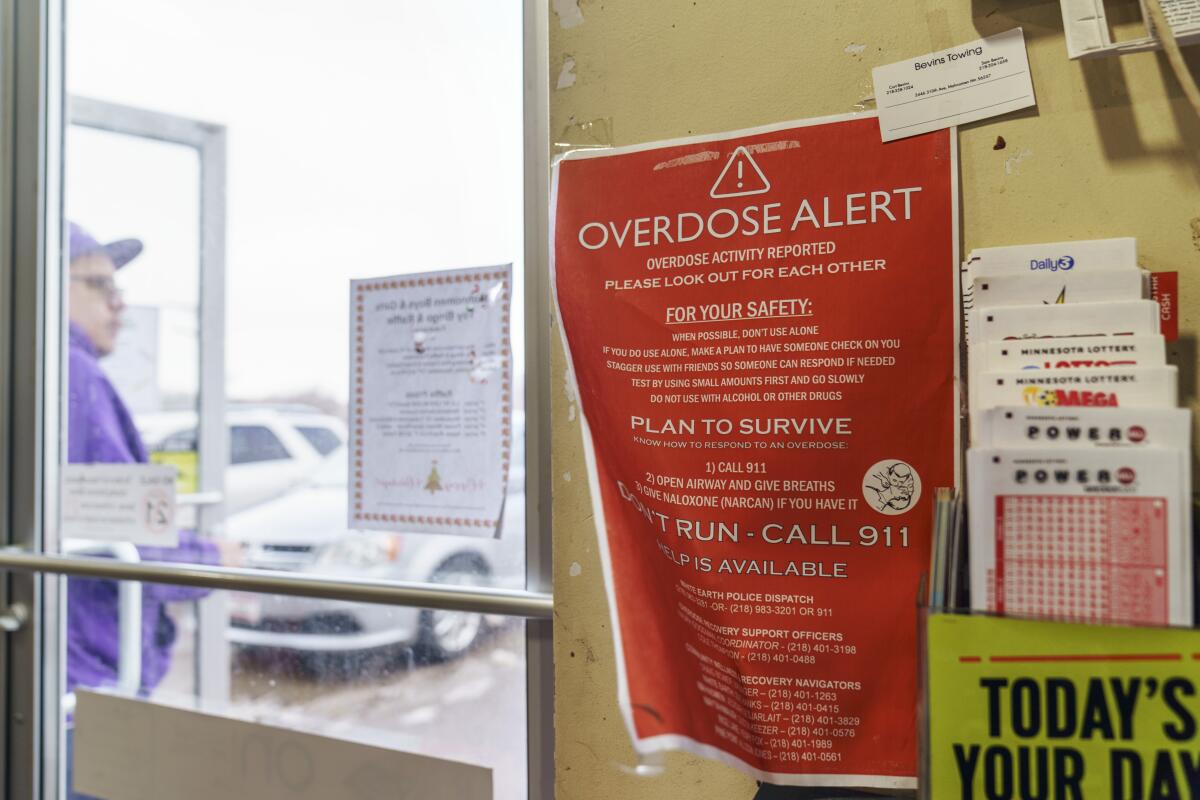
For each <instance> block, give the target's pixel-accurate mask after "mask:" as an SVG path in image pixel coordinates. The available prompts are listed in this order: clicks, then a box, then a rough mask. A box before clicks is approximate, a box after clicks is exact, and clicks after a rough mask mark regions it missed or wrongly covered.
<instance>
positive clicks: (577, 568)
mask: <svg viewBox="0 0 1200 800" xmlns="http://www.w3.org/2000/svg"><path fill="white" fill-rule="evenodd" d="M567 574H568V575H570V576H571V577H572V578H578V577H579V576H580V575H582V574H583V565H582V564H580V563H579V562H578V561H572V562H571V566H570V568H568V569H567Z"/></svg>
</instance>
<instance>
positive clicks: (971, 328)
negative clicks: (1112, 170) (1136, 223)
mask: <svg viewBox="0 0 1200 800" xmlns="http://www.w3.org/2000/svg"><path fill="white" fill-rule="evenodd" d="M960 274H961V278H962V280H961V286H962V308H963V320H962V323H963V341H964V343H965V344H964V348H965V363H966V370H965V386H964V393H965V395H966V404H965V406H966V411H967V414H966V417H967V418H966V421H965V422H966V424H965V426H964V429H965V431H966V436H965V439H966V441H968V442H969V447H968V448H967V452H966V458H965V464H966V476H965V477H966V480H965V488H964V490H963V492H962V495H961V496H960V495H959V493H957V492H954V491H951V490H948V489H946V490H938V491H937V492H936V495H935V503H934V512H933V513H934V518H933V540H932V545H933V550H932V554H931V560H930V572H929V577H928V582H927V590H926V592H925V597H926V598H927V609H926V613H925V614H924V615H923V621H924V622H923V630H922V637H923V643H922V644H923V647H922V653H923V659H924V660H923V664H922V676H923V683H924V685H923V695H924V702H923V713H922V734H923V743H924V747H923V748H922V764H921V772H922V780H921V781H920V786H921V791H920V795H921V796H922V797H934V798H940V797H1084V798H1093V797H1096V798H1109V797H1111V798H1128V799H1129V800H1133V798H1150V797H1189V796H1200V758H1193V756H1195V755H1196V754H1195V735H1196V727H1197V725H1196V724H1195V723H1196V720H1197V719H1200V702H1197V701H1196V697H1200V679H1198V676H1200V632H1198V631H1196V630H1193V629H1192V626H1193V623H1194V605H1195V604H1194V595H1195V580H1194V553H1193V530H1192V517H1193V513H1192V509H1193V499H1192V494H1191V474H1190V473H1191V440H1192V434H1191V425H1192V420H1191V413H1190V411H1188V410H1186V409H1182V408H1179V407H1178V377H1177V370H1176V368H1175V367H1174V366H1170V365H1168V363H1167V358H1166V355H1167V352H1168V346H1167V345H1168V343H1169V340H1170V338H1171V336H1172V332H1171V331H1169V330H1168V327H1169V326H1168V325H1166V324H1164V323H1163V322H1162V319H1163V317H1162V311H1161V308H1166V307H1168V306H1173V305H1174V303H1173V302H1171V303H1168V302H1163V303H1162V306H1161V307H1160V303H1159V302H1158V299H1159V298H1158V297H1157V295H1156V285H1157V281H1156V277H1157V276H1155V275H1151V274H1150V273H1147V272H1146V271H1145V270H1142V269H1140V268H1139V267H1138V262H1137V242H1136V240H1134V239H1130V238H1123V239H1105V240H1094V241H1085V242H1055V243H1046V244H1033V245H1017V246H1010V247H994V248H986V249H981V250H975V251H972V253H971V254H970V255H969V256H968V258H967V260H966V261H965V262H964V263H963V265H962V271H961V273H960ZM1164 333H1165V334H1166V335H1164ZM1168 687H1170V689H1169V693H1168V695H1167V696H1164V695H1163V692H1164V691H1165V690H1167V689H1168ZM1193 693H1194V695H1195V696H1193ZM1185 696H1186V702H1185V701H1184V698H1185ZM1122 703H1124V705H1122ZM1121 708H1123V709H1124V712H1123V713H1124V716H1121V713H1116V714H1113V713H1111V712H1113V709H1121ZM1176 712H1178V716H1177V715H1176ZM1118 717H1120V719H1118ZM1035 718H1036V719H1035ZM1180 747H1183V748H1191V750H1190V751H1189V752H1187V753H1182V751H1178V748H1180ZM1177 751H1178V752H1177ZM1193 767H1194V768H1195V769H1193Z"/></svg>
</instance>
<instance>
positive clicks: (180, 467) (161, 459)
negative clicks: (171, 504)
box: [150, 450, 200, 494]
mask: <svg viewBox="0 0 1200 800" xmlns="http://www.w3.org/2000/svg"><path fill="white" fill-rule="evenodd" d="M150 463H151V464H166V465H167V466H171V467H175V470H176V472H175V493H176V494H195V493H196V492H197V491H199V486H200V476H199V474H198V473H199V463H200V460H199V458H198V456H197V454H196V451H195V450H178V451H170V452H158V453H151V454H150Z"/></svg>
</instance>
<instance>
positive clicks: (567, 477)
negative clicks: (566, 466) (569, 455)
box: [563, 472, 571, 483]
mask: <svg viewBox="0 0 1200 800" xmlns="http://www.w3.org/2000/svg"><path fill="white" fill-rule="evenodd" d="M563 480H564V481H566V482H567V483H570V482H571V473H569V472H564V473H563Z"/></svg>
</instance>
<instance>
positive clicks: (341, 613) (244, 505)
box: [0, 0, 552, 800]
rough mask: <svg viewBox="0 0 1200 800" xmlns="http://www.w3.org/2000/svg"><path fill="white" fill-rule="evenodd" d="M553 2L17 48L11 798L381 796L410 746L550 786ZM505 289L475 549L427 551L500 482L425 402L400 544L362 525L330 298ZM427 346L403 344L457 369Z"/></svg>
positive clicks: (344, 335)
mask: <svg viewBox="0 0 1200 800" xmlns="http://www.w3.org/2000/svg"><path fill="white" fill-rule="evenodd" d="M542 5H543V4H538V3H529V4H526V5H525V6H522V5H520V4H507V3H505V4H494V3H489V2H483V0H456V2H453V3H446V4H435V5H434V6H430V5H429V4H424V3H417V2H400V3H379V2H374V0H354V2H352V3H349V4H344V5H343V6H339V7H338V8H337V9H335V10H332V11H331V9H330V7H329V6H328V5H327V4H321V3H316V2H302V3H295V2H291V3H287V4H286V6H281V5H279V4H278V3H274V2H268V3H255V4H231V3H211V2H208V3H201V2H197V1H196V0H170V2H162V0H118V2H115V3H110V4H104V6H103V7H98V6H95V5H94V4H84V3H69V4H67V5H65V6H64V5H63V4H62V3H61V2H59V0H45V1H44V2H30V3H28V4H22V5H21V12H22V13H21V14H19V15H18V16H17V18H16V19H15V21H13V22H12V24H11V27H9V28H4V29H3V30H2V33H3V34H4V36H5V42H6V43H7V44H9V45H11V48H9V49H8V50H7V53H8V55H7V56H6V58H8V59H9V60H8V61H6V62H0V69H3V70H4V71H5V72H6V73H7V77H8V78H9V81H8V82H9V83H10V84H12V85H15V86H17V87H18V90H17V91H16V92H14V93H13V94H12V95H11V96H9V97H7V98H6V99H5V100H4V102H6V103H8V104H9V106H8V111H9V113H8V114H6V115H5V117H4V119H5V120H7V121H6V122H5V123H4V125H5V127H3V128H0V135H2V136H3V137H4V138H5V139H6V141H7V142H8V143H9V144H10V145H11V146H10V147H8V148H6V150H5V151H6V152H13V153H14V154H15V158H14V160H13V161H12V162H11V163H6V164H3V165H0V166H2V167H3V170H4V172H3V178H4V180H3V184H2V186H3V190H4V195H3V198H2V204H3V205H4V206H5V207H6V210H9V211H11V213H9V214H7V215H5V214H0V219H7V220H11V223H5V222H0V238H2V239H4V240H5V241H7V242H9V245H10V246H9V247H8V248H7V249H6V250H5V251H4V252H3V254H2V256H3V265H2V271H0V304H3V305H4V306H7V307H8V308H10V309H11V311H12V318H13V326H12V337H11V339H8V340H5V341H4V342H3V348H2V349H0V361H2V362H3V363H0V369H2V370H3V371H2V372H0V375H2V376H3V377H2V378H0V380H3V381H4V382H5V383H6V385H7V387H8V389H9V391H8V392H6V393H3V394H5V395H6V396H9V397H11V398H12V401H11V403H9V404H6V401H0V415H3V416H4V417H5V420H4V421H5V423H6V424H5V425H0V431H2V432H0V438H4V437H8V439H9V440H8V441H4V442H0V444H3V445H6V446H7V448H6V449H7V450H8V451H9V452H11V454H12V455H11V459H10V461H9V462H8V463H7V464H6V465H5V468H6V469H7V473H6V475H5V481H4V483H3V488H4V492H3V496H2V500H3V502H4V507H5V513H6V518H7V521H8V525H9V530H8V539H9V541H10V543H11V546H10V547H8V548H7V549H5V550H4V551H3V553H0V582H3V587H2V588H3V590H4V597H5V598H6V605H5V607H4V608H3V609H0V628H3V629H4V630H5V631H6V632H7V633H5V636H6V637H7V645H8V646H7V647H5V648H4V651H3V655H2V657H0V659H2V662H3V663H2V666H3V668H4V671H5V677H6V680H7V684H8V692H7V694H6V696H5V697H6V701H7V703H8V708H6V709H5V710H6V711H7V712H8V713H7V714H6V717H7V719H8V720H9V724H8V725H7V726H5V728H4V731H3V735H4V736H5V737H6V738H7V740H8V741H7V742H6V744H8V747H6V748H4V752H5V753H7V754H8V762H7V763H6V764H5V765H4V766H5V768H6V769H5V774H6V775H7V776H8V781H9V785H8V791H9V794H10V796H13V797H38V798H64V797H65V798H73V797H78V798H87V797H101V798H111V799H112V800H123V798H134V797H144V796H177V797H191V796H196V797H207V796H212V795H214V794H217V795H218V796H225V797H243V796H245V797H256V798H257V797H292V796H296V797H301V796H314V795H313V794H312V793H311V792H312V791H314V790H313V788H312V787H313V786H316V785H318V784H319V783H320V781H322V780H325V781H333V782H334V784H332V785H336V786H339V787H341V788H340V789H339V790H338V791H339V792H344V793H345V796H355V797H364V798H367V797H376V796H379V797H382V796H389V795H388V791H389V788H388V787H389V786H392V787H394V784H395V781H397V780H405V779H406V778H405V776H406V775H407V776H411V775H415V774H431V773H428V769H427V767H428V764H430V763H433V762H420V763H425V764H426V767H425V768H420V767H414V766H413V764H416V763H418V762H413V761H410V760H406V759H411V758H418V757H433V758H437V759H442V760H446V761H450V762H454V763H456V764H459V765H462V766H463V767H464V771H463V773H462V774H464V775H467V776H468V777H470V780H475V779H476V778H479V777H480V776H482V775H484V774H486V775H487V778H486V785H485V784H484V783H478V782H476V783H472V784H470V785H471V786H473V787H475V788H474V789H472V791H476V790H478V791H479V792H481V793H482V794H479V795H478V796H489V797H496V798H506V799H511V800H516V798H520V797H527V796H528V797H549V796H550V795H551V792H552V766H551V764H552V756H551V742H552V735H551V730H550V725H551V722H550V720H551V703H552V701H551V698H552V688H551V687H552V670H551V667H550V649H549V645H550V642H549V639H550V634H549V616H550V611H551V607H552V600H551V597H550V595H549V593H548V589H549V584H548V574H549V543H550V539H549V529H548V524H549V515H548V513H546V512H547V509H546V508H545V506H546V504H547V501H548V491H547V468H548V466H549V465H548V436H547V434H548V420H547V419H546V416H545V415H546V412H547V408H548V406H547V387H546V386H545V379H544V374H543V372H542V370H541V365H542V364H544V363H545V359H546V358H547V352H548V345H547V336H548V316H549V310H548V302H547V300H548V294H547V288H546V280H545V275H544V271H545V266H544V265H545V242H546V238H547V237H546V213H545V210H546V188H547V187H546V171H547V166H548V159H547V138H548V137H547V135H546V134H547V132H546V126H545V114H546V108H545V100H546V98H545V89H546V82H547V78H546V74H545V73H546V65H545V58H546V55H545V35H546V31H545V16H546V9H545V8H543V7H542ZM281 20H286V24H283V25H281ZM5 50H6V48H3V47H0V52H3V51H5ZM9 224H11V228H10V229H9V228H7V227H6V226H7V225H9ZM505 264H510V265H511V278H510V279H507V278H506V279H504V281H503V282H500V283H497V285H496V286H495V287H493V288H491V289H488V290H487V291H486V292H485V295H486V297H487V298H488V299H487V300H486V303H497V302H499V301H500V300H501V299H502V300H503V302H504V307H505V309H506V310H508V309H509V308H511V319H512V322H511V323H510V327H509V328H507V329H506V330H507V331H509V332H508V333H506V334H505V335H504V337H503V340H502V345H503V349H500V350H496V351H495V352H494V353H491V354H490V355H489V354H488V353H485V354H484V356H480V355H478V354H477V353H476V352H475V349H474V348H467V347H462V348H460V349H462V350H463V353H462V356H463V358H464V359H465V361H464V362H463V363H465V364H466V366H467V374H468V375H469V376H470V382H471V383H481V382H486V381H487V380H488V379H490V378H491V377H494V378H495V380H497V381H499V380H501V379H502V377H501V376H507V375H511V377H503V380H504V385H503V393H502V394H500V393H497V394H496V395H495V397H496V398H497V400H496V404H495V405H496V407H495V408H490V407H489V411H490V412H491V413H494V414H497V415H502V419H503V425H502V429H501V430H502V432H503V435H504V436H505V437H507V439H506V441H511V445H510V446H509V447H507V448H506V449H505V450H504V451H503V452H504V456H503V458H504V462H503V464H501V463H499V462H497V463H496V464H495V465H494V467H495V471H496V472H498V473H500V472H502V473H503V475H504V482H503V484H502V487H501V491H502V502H501V504H499V505H498V506H497V514H496V515H495V521H494V524H493V526H492V527H490V528H488V529H487V530H486V531H485V532H484V533H485V534H486V535H483V536H479V535H461V534H462V533H463V531H462V530H454V531H449V532H431V531H430V525H429V524H428V520H429V518H430V516H431V514H430V512H429V511H427V510H426V509H428V508H438V507H447V506H446V505H445V503H446V501H445V500H444V496H448V495H449V494H450V493H451V492H452V491H454V490H456V489H455V487H458V486H460V485H462V484H463V482H462V481H461V480H459V481H457V482H456V481H455V478H454V476H452V475H450V474H449V472H448V468H447V464H450V463H461V461H462V460H463V458H464V456H470V457H474V458H475V459H476V460H478V459H480V458H491V457H492V456H486V455H482V454H483V453H485V452H487V451H486V450H480V451H479V453H480V454H478V455H473V456H472V455H471V451H469V450H464V447H465V445H462V444H461V443H458V442H457V440H456V439H455V437H457V436H460V435H463V434H462V433H461V432H462V431H463V430H467V428H469V427H470V426H471V425H475V421H474V420H475V418H474V417H470V418H469V419H468V418H465V417H462V418H456V419H453V420H450V421H449V422H447V420H448V419H449V418H448V417H447V416H446V413H445V406H444V404H443V408H442V410H441V411H439V412H437V414H434V412H432V411H431V412H429V414H428V415H427V416H425V417H420V415H418V417H415V418H412V417H411V415H410V417H404V419H407V420H408V422H405V423H403V424H402V425H401V428H402V430H401V435H402V436H404V435H409V434H407V433H405V432H404V431H405V430H408V429H407V428H404V425H409V426H410V427H411V429H412V430H413V431H420V432H422V435H425V436H426V438H427V439H429V441H427V442H426V443H425V444H423V445H421V447H424V448H426V450H422V451H420V452H422V453H424V454H425V455H424V456H423V457H427V458H428V460H429V461H430V462H431V463H432V465H433V466H432V468H429V467H421V469H422V472H421V473H420V477H419V480H420V481H422V482H423V488H421V493H422V495H423V494H424V493H427V494H428V495H429V496H428V497H423V496H421V497H418V498H417V499H415V500H414V499H411V497H410V499H407V500H405V501H403V502H404V503H407V504H408V505H407V506H404V505H403V504H399V507H398V508H396V511H397V513H396V514H395V515H393V517H394V519H400V520H405V519H409V518H411V519H412V520H413V521H414V522H413V524H412V526H411V528H408V527H406V526H405V525H404V524H399V525H397V524H391V525H379V524H374V522H373V521H370V520H369V518H368V519H364V518H363V517H361V516H355V515H353V514H352V513H351V508H352V507H357V506H356V505H355V504H357V503H360V502H361V497H360V495H359V493H360V492H361V491H362V490H361V484H362V483H363V482H364V481H369V480H372V479H373V476H370V475H367V476H365V477H364V475H363V472H364V470H365V468H364V467H363V466H362V463H363V455H362V452H361V451H362V448H363V447H364V446H372V445H371V441H367V443H366V445H364V444H363V441H364V438H366V439H367V440H370V439H371V436H373V435H375V434H371V436H367V435H365V434H363V433H362V428H363V427H364V426H369V425H372V424H374V423H373V421H372V419H371V418H370V417H369V416H365V415H364V412H363V411H362V409H361V407H360V406H356V405H355V404H356V403H359V400H357V399H355V398H358V397H359V396H360V395H359V394H355V393H354V392H352V388H353V387H354V383H353V381H354V380H356V378H354V377H353V376H354V375H361V374H362V371H361V369H360V368H359V369H358V371H357V372H352V370H351V366H352V364H354V363H356V361H355V360H356V359H361V358H362V353H363V352H364V348H363V345H362V336H363V333H362V328H361V321H360V326H359V327H358V328H357V330H356V328H355V327H354V326H353V325H352V322H353V318H352V314H353V313H354V308H355V306H353V305H352V302H353V300H352V298H354V297H356V295H352V292H351V281H352V280H360V281H361V280H367V281H373V282H375V283H377V284H380V283H382V284H391V285H393V286H403V285H409V284H412V285H417V284H420V285H421V286H424V285H426V282H428V283H429V284H430V285H433V284H434V283H437V284H438V285H441V284H443V283H445V282H446V279H445V278H444V277H443V276H444V275H446V274H447V273H443V272H439V271H440V270H446V269H450V268H458V269H463V268H469V269H475V270H476V271H479V270H487V272H486V274H487V275H489V276H493V278H494V279H495V280H497V281H500V277H499V276H501V275H507V274H509V273H507V272H505V271H504V270H503V269H502V268H499V267H496V266H495V265H505ZM480 274H484V273H482V272H480ZM385 279H386V280H385ZM509 281H510V282H509ZM422 302H424V301H422ZM447 302H451V301H450V300H448V301H447ZM455 302H457V301H455ZM470 302H475V301H473V300H472V301H470ZM479 302H485V301H484V300H480V301H479ZM478 307H479V308H484V307H485V306H478ZM358 309H359V310H358V313H359V314H360V315H361V313H362V306H361V302H360V303H359V306H358ZM460 311H461V309H460ZM469 317H470V315H469V314H464V315H463V316H462V319H467V318H469ZM430 330H431V331H432V330H433V329H432V328H431V329H430ZM438 330H439V331H440V330H441V329H438ZM427 335H433V336H434V337H435V338H434V339H433V340H430V341H429V342H428V343H427V341H426V339H425V338H423V337H425V336H427ZM439 335H440V336H443V338H444V339H446V338H448V334H444V333H433V334H426V333H424V332H422V333H421V337H422V338H418V339H417V340H416V353H417V354H418V355H422V356H423V355H424V354H425V352H426V350H427V349H428V351H429V352H431V353H439V354H440V355H439V356H438V357H440V358H444V359H447V360H444V362H439V363H446V364H452V363H458V362H457V361H455V360H454V359H456V358H458V355H456V354H457V352H458V351H457V350H455V349H454V348H453V347H451V346H450V345H449V344H447V343H445V342H439V341H437V339H436V337H437V336H439ZM356 336H357V337H358V338H357V343H356V339H355V337H356ZM406 341H407V340H406ZM409 344H410V345H411V344H412V343H411V342H410V343H409ZM454 347H459V346H458V345H454ZM468 351H469V352H468ZM379 352H380V353H383V354H385V355H386V354H387V353H389V352H390V350H388V348H387V347H384V348H383V349H382V350H380V351H379ZM489 352H491V351H489ZM412 358H413V357H412V356H411V354H410V355H409V360H410V361H411V359H412ZM395 363H397V362H394V361H391V362H390V361H388V359H387V358H384V359H382V360H381V361H380V364H382V365H384V366H385V367H386V368H387V369H391V370H394V369H396V367H395ZM495 370H509V372H507V373H506V372H495V373H494V376H493V375H492V372H493V371H495ZM443 371H444V370H443ZM422 374H428V375H438V374H439V372H438V370H437V369H428V370H426V372H425V373H422ZM438 379H439V380H440V379H441V378H438ZM429 380H433V379H432V378H430V379H429ZM510 384H511V385H510ZM431 386H432V384H431V385H430V386H425V385H421V384H419V383H418V384H413V385H412V386H411V387H406V386H405V385H402V387H401V388H402V390H404V391H408V390H409V389H411V391H413V392H429V391H431ZM437 391H443V390H441V389H438V390H437ZM481 396H482V395H481ZM500 398H502V399H500ZM355 412H357V414H358V416H355ZM406 413H408V412H406ZM464 426H466V427H464ZM376 430H383V431H387V430H390V429H389V428H387V426H386V425H385V426H383V427H378V428H376ZM430 431H434V433H436V434H437V436H443V435H444V436H446V437H449V438H447V439H445V440H438V439H437V436H434V435H433V434H430V433H429V432H430ZM429 448H432V449H429ZM456 458H457V459H459V461H458V462H455V460H454V459H456ZM468 460H469V458H468ZM439 461H440V462H441V465H442V467H441V471H442V472H444V473H446V475H445V476H443V475H442V474H441V473H439V470H438V464H439ZM422 463H424V462H422ZM164 475H165V476H166V477H164ZM380 480H383V478H382V477H381V478H380ZM387 480H394V479H393V478H391V477H388V478H387ZM352 482H353V483H352ZM131 487H132V488H131ZM439 492H442V493H444V495H439V494H438V493H439ZM439 503H440V504H442V505H441V506H439ZM172 514H173V516H172ZM453 515H454V512H453V511H451V512H449V513H448V514H447V515H446V516H447V517H453ZM437 518H438V519H442V518H443V517H441V516H438V517H437ZM468 533H469V531H468ZM106 704H107V705H106ZM98 708H106V709H110V711H109V712H106V713H105V714H104V715H102V717H101V716H98V713H97V712H96V711H95V710H94V709H98ZM113 709H115V711H113ZM189 715H190V716H189ZM197 715H198V716H197ZM121 725H125V727H121ZM148 726H149V727H148ZM154 726H159V727H154ZM161 726H167V727H165V728H164V727H161ZM214 726H215V727H214ZM151 728H153V729H154V730H159V731H168V732H173V733H170V734H169V735H168V734H167V733H163V734H162V735H160V736H148V737H143V738H142V739H138V736H139V735H140V734H138V731H142V732H144V731H146V730H150V729H151ZM272 737H275V738H272ZM304 737H309V738H304ZM124 741H142V742H143V745H141V746H139V747H138V748H136V749H133V748H132V746H118V744H117V743H118V742H124ZM263 742H266V743H267V744H265V745H264V744H262V743H263ZM271 742H274V743H275V744H274V745H272V744H271ZM122 747H124V749H122ZM272 747H274V749H272ZM264 748H265V749H264ZM339 748H341V749H339ZM345 748H351V749H350V750H345ZM356 748H357V749H356ZM300 753H303V754H304V755H303V757H301V756H300V755H298V754H300ZM335 753H349V754H350V755H345V756H344V757H343V756H336V757H335V755H331V754H335ZM389 754H390V755H389ZM322 759H325V760H322ZM329 759H332V760H329ZM350 761H354V762H355V763H359V764H360V767H356V768H354V769H350V770H348V771H346V772H345V774H342V773H337V774H334V773H335V772H336V770H337V769H340V768H341V767H337V766H336V765H338V764H345V763H350ZM260 762H261V764H262V769H261V770H259V769H257V765H259V764H260ZM438 763H442V762H438ZM247 764H253V765H256V767H255V768H254V769H250V768H247V766H246V765H247ZM363 764H370V765H371V766H370V767H369V768H367V767H365V766H361V765H363ZM322 765H323V766H322ZM330 765H334V766H330ZM318 767H319V768H318ZM331 770H332V771H331ZM471 776H474V777H471ZM447 780H451V778H447ZM464 780H466V779H465V778H464ZM481 780H482V779H481ZM468 783H469V781H468ZM322 785H323V784H322ZM464 785H465V784H464ZM306 792H307V794H306ZM464 796H467V795H466V794H464ZM470 796H476V795H470Z"/></svg>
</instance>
